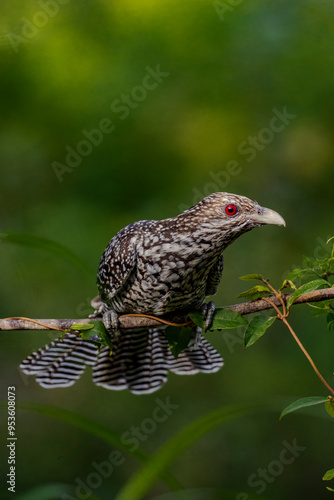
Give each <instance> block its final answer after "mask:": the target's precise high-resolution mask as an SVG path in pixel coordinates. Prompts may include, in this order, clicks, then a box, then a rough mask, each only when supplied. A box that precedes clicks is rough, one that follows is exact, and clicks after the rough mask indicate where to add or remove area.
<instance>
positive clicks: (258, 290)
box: [238, 285, 271, 300]
mask: <svg viewBox="0 0 334 500" xmlns="http://www.w3.org/2000/svg"><path fill="white" fill-rule="evenodd" d="M270 294H271V292H270V290H269V288H267V287H266V286H262V285H256V286H253V288H251V289H250V290H247V291H246V292H242V293H240V294H239V295H238V298H245V299H247V300H256V299H260V298H261V297H264V296H265V295H270Z"/></svg>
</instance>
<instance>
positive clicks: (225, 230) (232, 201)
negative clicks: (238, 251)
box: [185, 193, 285, 246]
mask: <svg viewBox="0 0 334 500" xmlns="http://www.w3.org/2000/svg"><path fill="white" fill-rule="evenodd" d="M191 211H193V212H194V215H195V213H196V215H200V216H201V226H202V227H205V228H206V229H207V230H208V231H209V232H212V231H215V232H216V235H217V237H219V235H220V238H223V239H224V243H225V242H226V244H224V246H227V245H228V244H230V243H231V242H232V241H234V240H235V239H236V238H237V237H238V236H240V235H241V234H243V233H245V232H247V231H250V230H251V229H253V228H255V227H258V226H263V225H265V224H276V225H278V226H285V221H284V219H283V217H281V215H279V214H278V213H277V212H275V211H274V210H271V209H270V208H265V207H261V206H260V205H259V204H258V203H257V202H256V201H252V200H250V199H249V198H246V197H245V196H239V195H236V194H230V193H213V194H211V195H209V196H207V197H206V198H204V200H202V201H200V202H199V203H198V204H197V205H195V206H194V207H191V208H190V209H189V210H188V211H186V212H191ZM186 212H185V213H186Z"/></svg>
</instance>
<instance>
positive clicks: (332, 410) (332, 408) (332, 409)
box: [325, 400, 334, 418]
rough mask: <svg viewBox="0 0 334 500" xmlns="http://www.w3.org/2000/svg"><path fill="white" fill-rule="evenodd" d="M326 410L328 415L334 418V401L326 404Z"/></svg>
mask: <svg viewBox="0 0 334 500" xmlns="http://www.w3.org/2000/svg"><path fill="white" fill-rule="evenodd" d="M325 409H326V411H327V413H328V415H330V416H331V417H333V418H334V401H331V400H330V401H327V403H325Z"/></svg>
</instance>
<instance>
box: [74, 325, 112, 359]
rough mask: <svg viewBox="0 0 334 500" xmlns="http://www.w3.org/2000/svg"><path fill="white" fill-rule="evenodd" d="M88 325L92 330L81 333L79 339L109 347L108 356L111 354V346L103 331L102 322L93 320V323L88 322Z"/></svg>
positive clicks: (107, 335) (108, 337)
mask: <svg viewBox="0 0 334 500" xmlns="http://www.w3.org/2000/svg"><path fill="white" fill-rule="evenodd" d="M90 324H92V325H93V328H92V329H91V330H88V331H84V332H82V333H81V338H83V339H85V340H92V341H93V342H95V343H97V344H100V345H106V346H108V347H110V354H111V353H112V349H113V345H112V341H111V338H110V335H109V333H108V332H107V330H106V329H105V326H104V324H103V322H102V321H98V320H95V319H94V320H93V321H91V322H90Z"/></svg>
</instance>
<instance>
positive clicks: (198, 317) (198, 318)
mask: <svg viewBox="0 0 334 500" xmlns="http://www.w3.org/2000/svg"><path fill="white" fill-rule="evenodd" d="M189 318H190V319H191V321H193V322H194V323H195V325H197V326H199V327H200V328H204V321H203V314H202V313H201V312H199V311H194V312H192V313H190V314H189Z"/></svg>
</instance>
